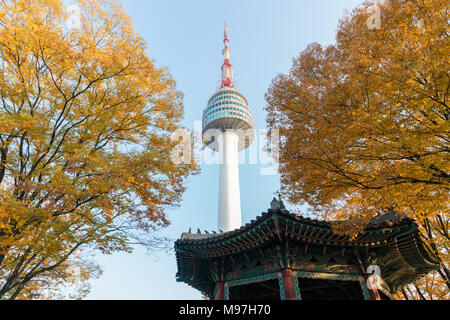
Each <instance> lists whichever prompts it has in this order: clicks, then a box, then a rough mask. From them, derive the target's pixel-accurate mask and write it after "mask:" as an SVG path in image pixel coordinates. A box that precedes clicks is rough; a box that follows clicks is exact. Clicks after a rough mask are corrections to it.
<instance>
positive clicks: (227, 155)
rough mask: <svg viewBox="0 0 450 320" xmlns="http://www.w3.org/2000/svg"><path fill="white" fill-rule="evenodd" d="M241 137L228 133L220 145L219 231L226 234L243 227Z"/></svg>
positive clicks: (223, 135)
mask: <svg viewBox="0 0 450 320" xmlns="http://www.w3.org/2000/svg"><path fill="white" fill-rule="evenodd" d="M238 142H239V136H238V135H237V134H236V133H234V132H232V131H227V132H224V133H222V134H221V135H220V137H219V139H218V143H219V148H218V149H219V159H220V165H219V166H220V169H219V170H220V174H219V219H218V220H219V221H218V223H219V230H222V231H224V232H227V231H231V230H234V229H238V228H240V227H241V226H242V217H241V197H240V192H239V168H238V165H239V158H238Z"/></svg>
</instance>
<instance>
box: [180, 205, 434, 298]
mask: <svg viewBox="0 0 450 320" xmlns="http://www.w3.org/2000/svg"><path fill="white" fill-rule="evenodd" d="M277 203H278V205H277ZM175 251H176V258H177V265H178V273H177V276H176V277H177V281H181V282H185V283H187V284H189V285H190V286H192V287H194V288H196V289H198V290H199V291H201V292H202V293H203V294H205V295H207V296H208V297H209V298H210V299H217V300H222V299H224V300H255V299H258V300H280V299H281V300H383V299H393V298H394V296H395V293H396V292H397V290H398V289H399V288H400V287H402V286H404V285H406V284H409V283H411V282H414V281H416V280H417V279H419V278H421V277H422V276H423V275H425V274H427V273H428V272H430V271H432V270H437V269H438V268H439V265H438V261H437V259H436V257H434V256H433V255H432V253H430V252H429V251H428V250H427V249H426V248H425V246H424V245H423V243H422V241H421V239H420V236H419V232H418V226H417V225H416V224H415V223H414V221H412V220H410V219H405V218H398V216H397V215H395V214H388V215H385V216H381V217H378V218H376V219H374V220H373V221H372V222H371V224H369V225H368V226H367V227H366V229H365V230H364V231H363V232H361V233H360V234H359V235H358V236H357V237H356V238H355V239H351V238H350V237H349V236H347V235H340V234H336V233H335V232H334V231H333V229H332V226H331V223H330V222H326V221H319V220H311V219H309V218H303V217H301V216H298V215H294V214H291V213H290V212H289V211H287V210H285V209H284V206H282V203H281V205H280V203H279V202H277V200H275V199H274V201H272V203H271V209H269V210H268V211H267V212H265V213H263V214H262V215H261V216H259V217H258V218H256V220H253V221H251V222H250V223H248V224H246V225H245V226H243V227H241V228H240V229H236V230H234V231H231V232H225V233H218V234H193V233H190V232H189V233H183V234H182V236H181V239H179V240H177V241H176V242H175Z"/></svg>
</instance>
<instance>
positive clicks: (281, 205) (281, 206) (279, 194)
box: [278, 191, 286, 210]
mask: <svg viewBox="0 0 450 320" xmlns="http://www.w3.org/2000/svg"><path fill="white" fill-rule="evenodd" d="M278 202H279V203H280V209H282V210H284V209H286V207H285V206H284V203H283V200H281V192H279V191H278Z"/></svg>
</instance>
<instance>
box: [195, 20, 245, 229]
mask: <svg viewBox="0 0 450 320" xmlns="http://www.w3.org/2000/svg"><path fill="white" fill-rule="evenodd" d="M223 43H224V48H223V50H222V54H223V59H224V62H223V64H222V79H221V80H222V81H221V85H220V87H219V89H218V90H217V91H216V92H215V93H214V94H213V95H212V96H211V98H209V100H208V104H207V107H206V109H205V110H204V111H203V134H204V136H205V137H207V136H208V132H207V131H208V130H210V129H216V130H215V132H216V134H215V135H214V137H212V138H211V139H210V140H209V141H208V142H207V143H206V145H207V146H208V147H209V148H211V149H213V150H214V151H217V152H218V153H219V159H220V164H219V166H220V173H219V214H218V230H222V231H224V232H227V231H231V230H234V229H237V228H240V227H241V225H242V217H241V199H240V191H239V168H238V162H239V161H238V152H239V151H241V150H244V149H246V148H247V147H248V146H249V145H250V144H251V143H252V141H253V138H254V117H253V113H252V111H251V110H250V108H249V106H248V103H247V99H246V98H245V96H244V95H243V94H242V93H240V92H239V91H238V90H237V89H236V87H235V85H234V84H233V67H232V65H231V64H230V53H231V50H230V48H229V47H228V43H229V40H228V32H227V25H226V24H225V31H224V39H223ZM210 132H211V130H210ZM205 133H206V134H205ZM217 133H218V134H217Z"/></svg>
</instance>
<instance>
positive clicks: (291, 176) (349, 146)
mask: <svg viewBox="0 0 450 320" xmlns="http://www.w3.org/2000/svg"><path fill="white" fill-rule="evenodd" d="M377 5H378V6H379V8H380V13H381V20H380V21H381V25H380V28H379V29H376V28H374V29H371V28H368V26H367V20H368V19H369V17H370V15H371V11H370V10H368V9H367V7H365V6H362V7H360V8H357V9H355V10H354V11H353V12H352V13H349V14H347V15H346V16H345V17H344V18H343V19H342V21H341V23H340V25H339V28H338V31H337V36H336V44H335V45H331V46H328V47H323V46H321V45H319V44H311V45H309V46H308V47H307V48H306V50H304V51H303V52H302V53H301V54H300V55H299V56H298V57H297V58H295V59H294V61H293V66H292V68H291V70H290V72H289V74H287V75H280V76H278V77H277V78H275V79H274V80H273V83H272V85H271V87H270V88H269V91H268V93H267V94H266V100H267V103H268V107H267V112H268V116H267V123H268V125H269V127H271V128H279V129H280V138H281V148H280V173H281V179H282V191H283V193H284V194H285V195H286V196H287V197H288V199H289V200H290V201H291V202H293V203H295V204H301V203H303V202H307V203H308V204H310V205H311V206H312V207H313V208H314V209H315V210H316V212H318V213H320V214H322V215H324V216H325V217H326V218H328V219H339V220H347V221H350V222H356V221H358V222H359V223H358V224H355V223H353V224H352V223H349V224H346V225H345V226H346V227H347V228H346V231H347V232H350V233H352V234H356V233H357V232H358V231H359V230H360V229H361V228H362V227H363V224H361V223H360V222H365V223H367V222H368V221H369V220H370V218H372V217H374V216H375V215H377V214H380V213H383V212H387V211H390V210H395V211H396V212H400V213H402V214H405V215H406V216H408V217H410V218H413V219H415V220H416V222H417V223H418V224H419V225H420V226H421V232H422V234H423V236H424V238H425V240H426V242H427V245H428V246H429V249H430V250H431V251H433V252H434V253H435V254H436V255H438V256H439V257H440V259H441V270H440V271H439V275H440V277H441V281H440V282H439V285H438V287H439V288H441V289H439V290H440V291H439V290H438V291H439V292H442V291H446V292H448V291H449V290H450V273H449V272H448V263H449V257H448V249H449V248H448V247H449V240H450V238H449V229H448V224H449V218H450V217H449V199H450V197H449V195H450V193H449V190H450V189H449V187H450V161H449V152H450V148H449V146H450V135H449V133H450V127H449V122H450V108H449V106H448V89H449V83H450V82H449V73H448V66H449V61H448V52H449V49H450V48H449V40H448V30H449V25H448V21H449V19H448V9H449V8H448V3H446V2H445V1H438V0H413V1H390V0H386V1H379V2H377ZM372 12H373V11H372ZM431 282H432V281H429V282H427V283H428V287H427V288H428V289H426V290H428V291H429V292H430V296H429V297H432V295H433V292H432V290H431V289H429V288H430V286H429V284H430V283H431ZM434 282H435V283H438V282H436V281H434ZM442 286H443V288H444V289H442ZM422 290H424V289H422ZM436 292H437V291H436ZM424 295H425V296H426V294H424ZM436 296H439V297H442V294H441V293H439V294H437V295H436ZM429 297H428V298H429Z"/></svg>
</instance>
